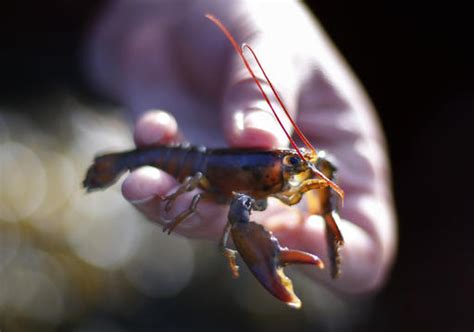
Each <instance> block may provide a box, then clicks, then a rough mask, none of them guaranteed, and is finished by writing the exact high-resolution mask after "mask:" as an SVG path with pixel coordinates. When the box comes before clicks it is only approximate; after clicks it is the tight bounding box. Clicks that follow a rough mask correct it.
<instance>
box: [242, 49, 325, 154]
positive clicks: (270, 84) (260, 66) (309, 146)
mask: <svg viewBox="0 0 474 332" xmlns="http://www.w3.org/2000/svg"><path fill="white" fill-rule="evenodd" d="M244 48H246V49H248V50H249V51H250V53H252V56H253V58H254V59H255V61H256V62H257V65H258V67H259V68H260V70H261V71H262V74H263V76H264V77H265V79H266V80H267V83H268V85H269V86H270V89H272V92H273V95H274V96H275V97H276V99H277V100H278V103H279V104H280V107H281V108H282V109H283V111H284V112H285V114H286V116H287V117H288V119H289V120H290V122H291V125H292V126H293V128H294V129H295V131H296V133H297V134H298V136H299V137H300V138H301V140H302V141H303V143H304V144H305V145H306V146H307V147H308V148H309V149H310V150H311V152H313V153H314V154H315V155H316V156H317V152H316V149H315V148H314V147H313V146H312V145H311V143H310V142H309V140H308V139H307V138H306V136H305V135H304V134H303V132H302V131H301V130H300V128H299V127H298V125H297V124H296V122H295V121H294V120H293V118H292V117H291V115H290V112H288V109H287V108H286V106H285V104H284V103H283V100H281V98H280V95H279V94H278V92H277V91H276V89H275V87H274V86H273V83H272V81H270V79H269V78H268V76H267V73H266V72H265V70H263V67H262V65H261V64H260V60H259V59H258V57H257V54H255V52H254V50H253V49H252V47H250V45H248V44H247V43H243V44H242V49H244Z"/></svg>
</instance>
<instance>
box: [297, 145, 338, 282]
mask: <svg viewBox="0 0 474 332" xmlns="http://www.w3.org/2000/svg"><path fill="white" fill-rule="evenodd" d="M317 167H318V169H320V170H321V171H322V172H323V173H324V175H326V176H327V177H328V178H330V179H331V180H334V179H335V178H336V168H335V167H334V165H333V164H332V163H331V162H330V161H329V160H328V159H326V158H325V155H324V154H323V153H320V156H319V158H318V162H317ZM306 197H307V199H308V207H309V212H310V213H311V214H318V215H321V216H322V217H323V219H324V223H325V228H326V230H325V232H326V242H327V250H328V257H329V262H330V269H331V277H333V278H337V277H339V276H340V274H341V262H342V258H341V249H342V247H343V245H344V239H343V237H342V234H341V231H340V230H339V227H338V226H337V223H338V222H340V219H339V214H338V212H337V208H338V206H337V202H338V199H337V196H336V193H335V192H334V191H333V190H331V188H329V187H326V188H321V189H320V190H316V191H311V192H309V193H308V194H307V195H306Z"/></svg>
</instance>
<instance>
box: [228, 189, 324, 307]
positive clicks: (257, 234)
mask: <svg viewBox="0 0 474 332" xmlns="http://www.w3.org/2000/svg"><path fill="white" fill-rule="evenodd" d="M253 202H254V201H253V199H252V198H251V197H249V196H247V195H242V194H239V195H238V196H236V197H235V198H234V200H233V202H232V203H231V208H230V210H229V223H230V224H231V229H230V233H231V235H232V240H233V241H234V245H235V247H236V249H237V251H238V252H239V254H240V255H241V256H242V259H243V260H244V262H245V263H246V264H247V266H248V267H249V269H250V271H251V272H252V273H253V275H254V276H255V277H256V278H257V280H258V281H259V282H260V283H261V284H262V286H263V287H265V288H266V289H267V290H268V291H269V292H270V293H271V294H272V295H273V296H275V297H276V298H277V299H279V300H281V301H283V302H285V303H286V304H288V305H289V306H291V307H294V308H300V307H301V301H300V299H299V298H298V297H297V296H296V295H295V293H294V291H293V283H292V282H291V280H290V279H289V278H288V277H287V276H286V275H285V273H284V271H283V268H284V267H285V266H286V265H288V264H309V265H315V266H317V267H318V268H320V269H322V268H324V264H323V262H322V261H321V259H319V258H318V257H317V256H315V255H312V254H310V253H307V252H304V251H299V250H292V249H288V248H283V247H281V246H280V244H279V242H278V240H277V239H276V238H275V237H274V236H273V235H272V233H271V232H270V231H268V230H266V229H265V228H264V227H263V226H262V225H260V224H257V223H255V222H251V221H249V215H250V211H251V208H252V204H253Z"/></svg>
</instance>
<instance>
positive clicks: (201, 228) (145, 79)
mask: <svg viewBox="0 0 474 332" xmlns="http://www.w3.org/2000/svg"><path fill="white" fill-rule="evenodd" d="M208 12H209V13H213V14H214V15H215V16H217V17H219V18H220V19H221V20H222V21H223V22H224V23H225V24H226V25H227V27H228V28H229V30H230V31H231V32H232V33H233V34H234V35H235V37H236V39H237V40H238V41H245V42H247V43H248V44H249V45H251V46H252V47H253V48H254V49H255V51H256V53H257V54H258V55H259V58H260V60H261V62H262V63H263V65H264V67H265V70H266V71H267V73H268V75H269V77H270V78H271V79H272V82H273V83H274V85H275V86H276V87H277V89H278V90H279V93H280V95H281V96H282V98H283V100H284V101H285V103H286V105H287V106H288V108H289V110H290V112H291V113H292V114H293V116H294V117H295V119H296V121H297V123H298V124H299V126H300V127H301V129H302V130H303V132H304V133H305V134H306V136H308V138H310V140H311V141H312V142H313V143H314V145H315V146H316V147H317V148H318V149H325V150H327V151H328V152H330V153H331V155H332V156H334V157H335V159H336V164H337V165H338V169H339V172H338V174H339V184H340V186H341V187H342V188H343V189H344V190H345V193H346V199H345V204H344V208H343V209H341V211H340V214H341V217H342V219H343V220H342V222H341V223H340V228H341V231H342V233H343V235H344V238H345V246H344V250H343V264H342V276H341V278H340V279H339V280H337V281H329V280H328V278H329V277H328V273H324V271H323V273H321V272H320V271H317V269H314V270H315V271H312V272H310V273H311V274H312V275H313V276H314V278H316V279H317V280H323V281H324V282H327V283H328V284H329V285H331V286H332V287H335V288H337V289H339V290H341V291H344V292H348V293H357V292H363V291H368V290H373V289H375V288H377V287H378V286H380V285H381V283H382V282H383V280H384V278H385V277H386V275H387V272H388V271H389V268H390V265H391V263H392V261H393V257H394V253H395V248H396V227H395V220H394V213H393V207H392V200H391V192H390V183H389V182H390V180H389V179H390V174H389V169H388V162H387V158H386V152H385V145H384V144H385V143H384V138H383V135H382V133H381V130H380V126H379V123H378V120H377V119H376V117H375V115H374V111H373V107H372V105H371V104H370V102H369V101H368V99H367V97H366V96H365V94H364V92H363V90H362V88H361V87H360V86H359V84H358V82H357V80H356V79H355V78H354V77H353V76H352V74H351V72H350V70H349V69H348V68H347V66H346V65H345V64H344V62H343V60H342V59H341V58H340V56H339V55H338V53H337V52H336V51H335V50H334V48H333V46H332V45H331V43H330V42H329V41H328V39H327V37H326V36H325V35H324V32H323V31H322V29H321V27H320V26H319V25H318V24H317V22H315V21H314V18H312V17H311V15H310V13H309V11H308V10H307V9H306V8H304V6H303V5H301V4H300V3H298V2H292V1H288V2H282V3H277V4H272V5H271V6H269V5H268V4H265V3H263V2H262V3H261V2H252V1H248V2H244V1H233V2H224V1H222V2H213V1H201V2H189V3H187V2H186V3H185V2H172V1H169V2H165V1H156V2H153V1H142V2H135V1H126V0H121V1H115V2H113V3H112V4H111V5H110V6H109V7H108V8H106V10H105V13H104V15H103V16H102V17H101V18H100V19H99V22H98V24H97V26H96V28H95V30H94V31H92V34H91V41H90V43H89V52H90V60H91V61H90V63H89V67H88V71H89V72H90V74H91V76H92V78H93V80H94V82H96V83H97V85H98V86H100V88H102V89H103V90H104V91H105V92H106V93H108V94H109V95H111V96H113V97H114V98H116V99H117V100H119V101H120V102H122V103H123V104H125V105H126V106H127V107H128V108H129V109H130V110H131V112H132V114H133V117H134V119H135V121H136V125H135V143H136V145H137V146H138V147H145V146H153V145H158V144H166V143H169V142H176V141H182V140H184V139H186V140H188V141H190V142H192V143H193V144H203V145H206V146H212V147H217V146H220V147H223V146H226V145H229V146H231V147H261V148H275V147H281V146H284V145H287V143H288V142H287V139H286V138H285V136H284V134H283V131H282V129H281V128H280V127H279V125H278V123H277V122H276V120H275V119H274V117H273V115H272V114H271V113H270V111H269V108H268V106H267V105H266V104H265V102H264V101H263V100H262V98H261V96H260V94H259V92H258V90H257V87H256V85H255V83H254V82H253V81H252V80H251V79H250V76H249V75H248V73H247V71H246V69H245V67H244V66H243V64H242V63H241V60H240V59H239V57H238V55H237V54H236V53H235V52H234V51H233V49H232V48H231V46H230V44H229V42H228V41H227V40H226V39H225V37H224V35H223V34H222V33H221V32H220V31H219V30H218V29H217V28H216V27H215V26H214V25H213V24H212V23H211V22H209V21H208V20H206V19H205V17H204V14H205V13H208ZM273 101H274V100H273ZM150 109H160V110H162V111H160V112H145V111H147V110H150ZM284 123H285V124H287V122H286V121H284ZM178 124H179V126H178ZM287 128H288V126H287ZM177 185H178V183H177V182H176V180H175V179H174V178H172V177H171V176H170V175H168V174H167V173H165V172H163V171H161V170H158V169H156V168H152V167H144V168H141V169H138V170H136V171H134V172H132V173H131V174H130V175H129V176H128V177H127V179H126V180H125V182H124V184H123V187H122V190H123V194H124V196H125V198H126V199H128V200H129V201H130V202H131V203H132V204H134V206H135V207H136V208H137V209H139V210H140V211H141V212H143V213H144V214H145V215H146V216H147V217H148V218H149V219H150V220H154V221H157V222H159V221H160V220H161V219H162V218H161V217H162V216H163V215H166V213H165V212H164V211H163V206H162V204H160V197H162V196H164V195H166V194H169V193H172V192H173V191H174V190H175V189H176V186H177ZM192 196H193V193H187V194H184V195H182V196H181V197H179V199H178V200H177V201H176V203H175V204H174V207H173V209H172V211H171V213H170V215H174V214H176V213H177V212H180V211H182V210H184V209H186V208H187V207H188V206H189V203H190V199H191V198H192ZM269 203H270V204H269V208H268V209H267V211H265V212H263V213H254V214H253V215H252V217H253V218H252V219H254V220H256V221H258V222H261V223H262V224H264V225H265V226H266V227H267V228H268V229H270V230H272V231H273V232H274V233H275V235H276V236H277V237H278V238H279V239H280V242H281V243H282V244H284V245H286V246H288V247H290V248H294V249H300V250H305V251H308V252H311V253H315V254H317V255H318V256H320V257H322V258H323V259H324V258H325V257H326V240H325V234H324V223H323V220H322V219H321V218H319V217H317V216H308V215H306V219H307V220H306V222H305V223H300V222H299V214H298V213H296V207H288V206H285V205H283V204H282V203H279V202H277V201H276V200H270V202H269ZM303 205H304V204H303ZM302 209H303V211H304V207H303V208H302ZM226 214H227V207H226V206H223V205H218V204H215V203H212V202H208V201H202V202H200V203H199V206H198V211H197V213H195V214H194V215H193V216H192V217H190V218H189V219H186V220H185V221H184V222H182V223H181V224H180V225H179V226H178V227H177V228H176V233H179V234H183V235H185V236H188V237H200V238H210V239H216V240H217V239H219V238H220V236H221V235H222V230H223V229H224V224H225V223H226V219H227V218H226ZM160 216H161V217H160ZM326 261H327V260H326Z"/></svg>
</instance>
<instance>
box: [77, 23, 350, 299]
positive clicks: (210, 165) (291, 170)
mask: <svg viewBox="0 0 474 332" xmlns="http://www.w3.org/2000/svg"><path fill="white" fill-rule="evenodd" d="M206 17H207V18H208V19H210V20H211V21H212V22H214V23H215V24H216V25H217V26H218V27H219V28H220V29H221V30H222V31H223V32H224V34H225V35H226V36H227V38H228V39H229V40H230V42H231V43H232V45H233V47H234V48H235V50H236V51H237V52H238V54H239V55H240V57H241V59H242V61H243V63H244V65H245V66H246V67H247V69H248V71H249V73H250V75H251V76H252V77H253V79H254V81H255V83H256V84H257V85H258V87H259V89H260V91H261V93H262V96H263V98H264V99H265V100H266V101H267V103H268V105H269V107H270V109H271V110H272V111H273V114H274V115H275V118H276V119H277V121H278V122H279V123H280V125H281V127H282V130H283V131H284V132H285V134H286V136H287V137H288V139H289V141H290V143H291V144H292V146H293V149H288V148H287V149H270V150H269V149H256V148H254V149H243V148H228V149H207V148H205V147H202V146H192V145H189V144H181V145H163V146H157V147H153V148H145V149H136V150H131V151H125V152H118V153H109V154H105V155H102V156H98V157H96V158H95V160H94V163H93V164H92V165H91V166H90V167H89V169H88V171H87V174H86V178H85V180H84V181H83V185H84V187H85V188H86V189H87V191H93V190H95V189H105V188H107V187H108V186H110V185H111V184H113V183H114V182H116V181H117V179H118V178H119V176H120V175H121V174H123V173H124V172H126V171H127V170H133V169H136V168H138V167H141V166H146V165H149V166H154V167H157V168H160V169H162V170H164V171H166V172H167V173H169V174H171V175H172V176H174V177H175V178H176V179H177V180H178V181H179V182H180V183H181V185H180V186H179V187H178V188H177V190H176V191H175V192H174V193H172V194H170V195H168V196H166V197H163V201H164V202H165V203H166V204H165V211H169V210H170V209H171V207H172V205H173V202H174V201H175V199H176V198H177V197H179V196H180V195H182V194H183V193H185V192H190V191H193V190H194V189H196V188H198V189H200V192H199V193H197V194H196V195H195V196H194V197H193V199H192V201H191V203H190V205H189V207H188V208H187V209H185V210H184V211H182V212H181V213H179V214H178V215H176V216H175V217H174V218H172V219H171V220H166V221H164V223H165V226H164V227H163V231H167V232H168V233H171V232H172V231H173V230H174V229H175V227H176V226H178V225H179V224H180V223H181V222H182V221H183V220H186V219H187V218H188V217H189V216H190V215H192V214H193V213H194V212H195V211H196V209H197V208H198V204H199V202H200V201H201V200H211V201H214V202H216V203H220V204H230V209H229V214H228V223H227V225H226V227H225V229H224V234H223V236H222V240H221V242H220V248H221V250H222V252H223V254H224V256H225V257H226V258H227V260H228V263H229V266H230V268H231V271H232V274H233V276H234V277H237V276H238V266H237V263H236V253H237V252H238V253H239V254H240V256H241V257H242V259H243V260H244V262H245V263H246V265H247V266H248V267H249V269H250V271H251V272H252V273H253V274H254V276H255V277H256V278H257V280H258V281H259V282H260V283H261V284H262V285H263V286H264V287H265V288H266V289H267V290H268V291H269V292H270V293H271V294H272V295H273V296H275V297H276V298H278V299H279V300H281V301H283V302H285V303H287V304H288V305H290V306H292V307H296V308H299V307H300V306H301V301H300V300H299V299H298V297H297V296H296V295H295V294H294V292H293V286H292V282H291V280H290V279H289V278H288V277H286V276H285V274H284V273H283V267H284V266H286V265H287V264H292V263H294V264H312V265H315V266H316V267H318V268H321V269H322V268H324V264H323V262H322V261H321V260H320V259H319V258H318V257H316V256H314V255H312V254H310V253H306V252H302V251H298V250H291V249H287V248H283V247H282V246H280V244H279V243H278V240H277V239H276V238H275V237H274V236H273V235H272V233H271V232H269V231H268V230H266V229H265V228H264V227H263V226H262V225H260V224H257V223H255V222H251V221H250V213H251V211H252V210H256V211H263V210H265V208H266V207H267V199H268V198H269V197H273V198H276V199H278V200H280V201H281V202H283V203H284V204H287V205H295V204H297V203H299V202H300V201H301V199H302V197H303V195H304V194H305V193H308V195H307V197H308V206H309V212H310V213H312V214H318V215H321V216H322V217H323V219H324V221H325V224H326V239H327V243H328V256H329V263H330V269H331V275H332V277H333V278H336V277H337V276H339V274H340V265H341V256H340V249H341V248H342V246H343V237H342V234H341V232H340V231H339V228H338V225H337V223H338V220H339V216H338V213H337V208H338V199H337V198H338V197H337V196H339V197H340V198H341V199H343V198H344V192H343V191H342V189H340V188H339V186H338V185H337V184H336V183H335V173H336V169H335V167H334V166H333V165H332V164H331V163H330V162H329V161H328V159H327V158H326V156H325V153H324V152H322V151H320V152H319V154H318V153H316V150H315V149H314V147H313V146H312V145H311V144H310V142H309V140H308V139H307V138H306V137H305V136H304V134H303V133H302V132H301V131H300V130H299V128H298V126H297V125H296V124H295V122H294V121H293V119H292V118H291V116H290V114H289V112H288V111H287V109H286V107H285V105H284V104H283V102H282V100H281V98H280V97H279V95H278V93H277V92H276V89H275V88H274V87H273V85H272V83H271V81H270V80H269V78H268V77H267V74H266V73H265V71H264V70H263V67H262V66H261V64H260V61H259V60H258V58H257V56H256V54H255V52H254V51H253V49H252V48H251V47H250V46H249V45H247V44H243V45H242V47H241V48H239V46H238V44H237V42H236V41H235V39H234V38H233V37H232V35H231V34H230V32H229V31H228V30H227V28H226V27H225V26H224V25H223V24H222V23H221V22H220V21H219V20H218V19H217V18H215V17H214V16H212V15H210V14H208V15H206ZM245 49H246V50H248V51H249V52H250V54H251V55H252V56H253V58H254V59H255V61H256V63H257V65H258V67H259V68H260V70H261V72H262V74H263V76H264V77H265V80H266V82H267V84H268V85H269V87H270V88H271V90H272V91H273V93H274V95H275V97H276V99H277V100H278V103H279V104H280V106H281V108H282V109H283V111H284V112H285V114H286V115H287V116H288V118H289V119H290V122H291V123H292V125H293V127H294V129H295V131H296V133H297V134H298V136H299V137H300V138H301V140H302V141H303V142H304V144H305V145H306V148H298V146H297V145H296V143H295V142H294V141H293V139H292V138H291V136H290V135H289V133H288V132H287V131H286V129H285V128H284V127H283V125H282V123H281V121H280V119H279V117H278V114H277V113H276V111H275V110H274V108H273V105H272V104H271V103H270V100H269V98H268V96H267V94H266V93H265V91H264V90H263V87H262V86H261V83H260V82H259V80H258V79H257V77H256V75H255V73H254V72H253V70H252V68H251V67H250V65H249V63H248V61H247V59H246V58H245V56H244V54H243V50H245ZM229 235H230V236H231V237H232V241H233V243H234V245H235V248H236V250H237V251H235V250H232V249H229V248H227V242H228V238H229Z"/></svg>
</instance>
